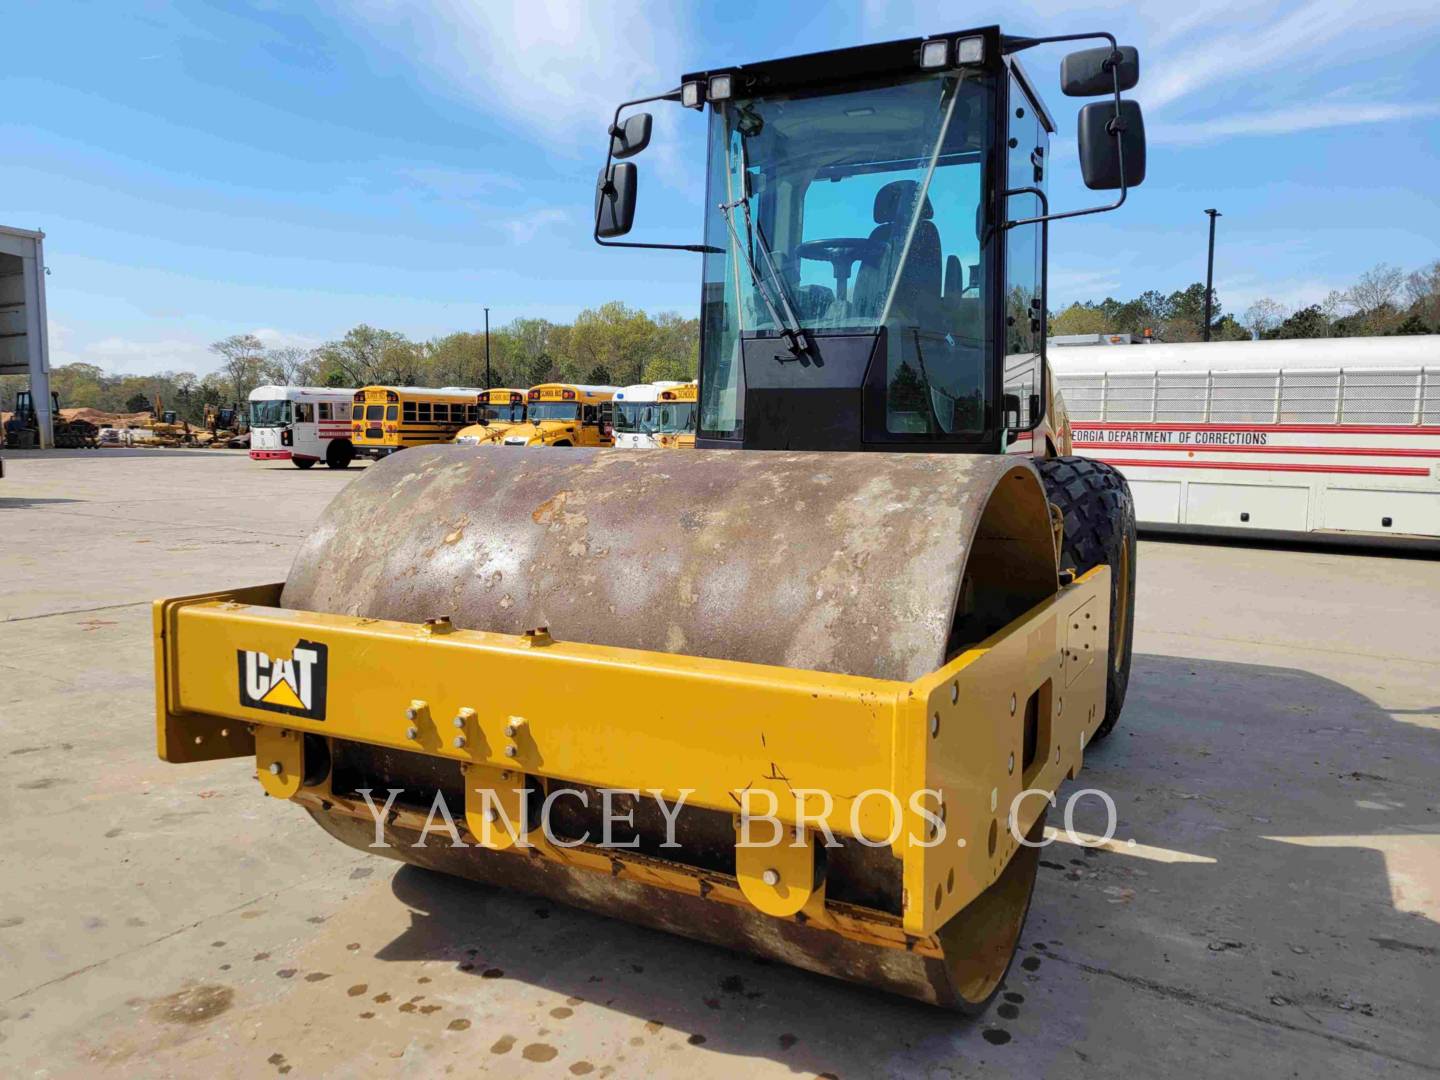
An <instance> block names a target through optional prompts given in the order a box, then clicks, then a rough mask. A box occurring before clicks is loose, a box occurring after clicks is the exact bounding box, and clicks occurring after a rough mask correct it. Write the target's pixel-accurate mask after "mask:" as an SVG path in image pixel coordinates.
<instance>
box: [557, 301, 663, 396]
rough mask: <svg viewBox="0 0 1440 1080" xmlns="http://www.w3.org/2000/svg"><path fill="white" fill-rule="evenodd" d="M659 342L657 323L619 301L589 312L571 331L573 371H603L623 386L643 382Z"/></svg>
mask: <svg viewBox="0 0 1440 1080" xmlns="http://www.w3.org/2000/svg"><path fill="white" fill-rule="evenodd" d="M658 339H659V335H658V333H657V330H656V326H655V323H654V322H653V321H652V320H651V319H650V316H648V315H646V314H645V313H644V312H643V311H635V310H633V309H632V308H629V307H626V306H625V305H624V304H622V303H620V302H619V301H611V302H610V303H608V304H601V305H600V307H598V308H586V309H585V310H584V311H582V312H580V314H579V315H578V316H577V317H576V319H575V324H574V325H573V326H572V327H571V329H570V359H571V361H572V362H573V364H574V368H573V370H576V371H592V370H594V369H595V368H597V367H603V368H604V369H605V370H606V371H608V372H610V373H611V374H612V375H613V376H614V377H615V378H616V379H618V380H620V383H621V384H628V383H638V382H644V381H645V368H646V365H647V364H648V363H649V361H650V360H651V359H652V358H653V357H654V356H655V355H656V349H657V345H658Z"/></svg>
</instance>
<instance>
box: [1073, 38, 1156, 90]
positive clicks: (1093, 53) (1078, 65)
mask: <svg viewBox="0 0 1440 1080" xmlns="http://www.w3.org/2000/svg"><path fill="white" fill-rule="evenodd" d="M1115 52H1118V53H1119V54H1120V62H1119V64H1118V65H1114V66H1112V57H1113V56H1114V52H1112V51H1111V50H1110V49H1109V48H1108V47H1101V48H1099V49H1081V50H1080V51H1079V52H1073V53H1071V54H1070V55H1069V56H1067V57H1065V59H1064V60H1062V61H1060V90H1061V92H1062V93H1064V94H1065V95H1066V96H1067V97H1095V96H1096V95H1097V94H1113V93H1114V92H1115V76H1114V75H1113V74H1112V72H1113V71H1114V70H1115V67H1118V68H1119V74H1120V92H1121V93H1122V94H1123V93H1124V92H1125V91H1126V90H1133V89H1134V88H1135V84H1136V83H1138V82H1139V81H1140V52H1139V50H1138V49H1136V48H1135V46H1133V45H1121V46H1120V47H1119V49H1117V50H1115Z"/></svg>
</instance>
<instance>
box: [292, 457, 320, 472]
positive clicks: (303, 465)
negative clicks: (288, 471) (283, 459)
mask: <svg viewBox="0 0 1440 1080" xmlns="http://www.w3.org/2000/svg"><path fill="white" fill-rule="evenodd" d="M290 462H291V464H293V465H294V466H295V467H296V468H297V469H309V468H312V467H313V466H314V464H315V459H314V458H313V457H312V458H298V457H297V458H291V459H290Z"/></svg>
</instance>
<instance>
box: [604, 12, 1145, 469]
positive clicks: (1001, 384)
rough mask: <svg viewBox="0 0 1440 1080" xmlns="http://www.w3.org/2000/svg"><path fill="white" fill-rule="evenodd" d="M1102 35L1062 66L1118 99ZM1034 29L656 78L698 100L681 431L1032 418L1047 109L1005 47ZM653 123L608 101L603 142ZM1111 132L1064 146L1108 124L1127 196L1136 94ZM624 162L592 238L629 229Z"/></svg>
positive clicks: (914, 441) (636, 138) (738, 443)
mask: <svg viewBox="0 0 1440 1080" xmlns="http://www.w3.org/2000/svg"><path fill="white" fill-rule="evenodd" d="M1098 36H1104V37H1107V38H1108V35H1098ZM1109 40H1110V41H1111V46H1110V47H1109V48H1105V49H1098V50H1088V53H1090V54H1095V53H1098V54H1103V60H1104V61H1105V62H1108V63H1109V64H1110V66H1109V67H1104V68H1103V72H1102V74H1103V80H1102V79H1100V78H1098V77H1097V76H1096V74H1095V69H1097V68H1100V67H1102V62H1101V60H1099V59H1096V58H1094V57H1091V58H1090V61H1089V62H1088V65H1087V63H1082V60H1081V59H1080V58H1084V57H1086V56H1087V54H1086V53H1077V54H1072V57H1070V58H1067V61H1066V63H1067V66H1069V67H1070V68H1071V69H1072V70H1069V71H1067V72H1066V74H1065V75H1064V76H1063V78H1064V81H1065V83H1066V91H1067V93H1072V92H1079V91H1082V90H1088V92H1089V93H1091V94H1095V93H1100V92H1104V91H1108V90H1113V94H1114V102H1115V103H1114V108H1113V110H1112V111H1111V113H1110V114H1109V115H1110V116H1112V117H1118V116H1120V115H1121V111H1122V110H1121V106H1122V103H1121V100H1120V98H1119V92H1120V90H1121V89H1128V88H1129V87H1130V86H1133V85H1134V80H1135V78H1138V61H1137V60H1136V59H1135V58H1134V54H1133V50H1119V49H1118V48H1116V47H1115V46H1114V44H1113V39H1109ZM1039 43H1041V41H1040V40H1039V39H1018V38H1008V37H1004V36H1002V35H1001V34H1000V32H999V30H998V29H997V28H994V27H991V28H988V29H983V30H977V31H969V32H966V33H963V34H956V35H948V36H946V37H941V38H934V39H920V38H915V39H911V40H907V41H897V42H888V43H884V44H880V45H868V46H861V47H858V48H853V49H844V50H839V51H835V52H829V53H820V54H814V55H810V56H800V57H793V58H789V59H784V60H776V61H769V62H765V63H760V64H749V65H743V66H739V67H730V68H724V69H716V70H713V71H705V72H697V73H693V74H690V75H686V76H685V78H684V80H683V82H682V86H681V89H680V90H679V91H677V92H672V94H670V95H662V97H666V98H670V99H674V98H676V97H678V98H679V100H680V101H681V103H682V104H684V105H687V106H690V107H695V108H699V109H702V110H707V111H708V114H709V115H708V136H707V143H708V175H707V184H706V200H705V237H704V244H703V245H699V246H695V247H692V248H691V250H700V251H702V252H703V253H704V255H703V257H704V269H703V285H702V301H701V337H700V417H699V433H698V438H697V441H696V445H697V446H701V447H705V446H709V447H746V448H754V449H817V450H818V449H825V450H860V449H891V450H900V449H914V450H926V451H937V450H971V451H983V450H997V449H1003V448H1004V445H1005V441H1006V437H1007V433H1009V434H1014V433H1016V432H1018V431H1021V430H1029V429H1031V428H1033V427H1034V426H1035V425H1036V424H1038V423H1039V422H1040V421H1041V419H1042V417H1043V413H1044V408H1043V405H1042V403H1043V402H1044V400H1045V389H1044V355H1043V354H1044V340H1045V295H1044V289H1045V228H1046V221H1047V220H1053V218H1050V217H1048V204H1047V199H1046V195H1045V189H1046V182H1047V176H1046V173H1047V167H1048V163H1049V139H1050V136H1051V134H1053V133H1054V131H1055V125H1054V122H1053V121H1052V120H1051V118H1050V115H1049V113H1048V112H1047V111H1046V110H1045V108H1044V106H1043V104H1042V103H1041V102H1040V99H1039V97H1038V95H1037V94H1036V93H1035V91H1034V89H1033V87H1032V85H1031V83H1030V81H1029V80H1028V79H1027V78H1026V75H1025V72H1024V70H1023V69H1022V68H1021V66H1020V63H1019V61H1018V60H1017V59H1016V58H1015V56H1014V55H1013V54H1014V53H1015V52H1018V51H1019V50H1021V49H1023V48H1029V47H1030V46H1031V45H1034V44H1039ZM1082 69H1083V71H1082ZM1082 76H1083V77H1082ZM1087 79H1088V81H1086V80H1087ZM1102 82H1103V85H1100V84H1101V83H1102ZM1123 105H1124V106H1125V107H1126V108H1125V112H1124V115H1125V116H1126V117H1127V118H1129V117H1130V116H1131V115H1132V110H1131V109H1130V108H1129V107H1131V106H1133V105H1134V103H1133V102H1124V103H1123ZM622 108H624V106H622ZM1086 108H1087V109H1094V108H1101V109H1106V108H1109V106H1107V105H1105V104H1101V105H1098V106H1086ZM1084 117H1085V112H1084V110H1082V128H1084V127H1085V120H1084ZM642 118H643V123H637V121H640V120H642ZM1094 126H1095V125H1094V124H1093V123H1092V124H1090V127H1091V128H1093V127H1094ZM649 131H650V125H649V117H648V115H646V114H639V115H638V116H632V117H631V118H629V119H628V120H626V121H625V122H624V123H623V124H622V123H621V121H620V119H619V110H617V114H616V124H615V125H614V127H612V131H611V134H612V143H611V157H612V158H626V157H630V156H633V155H634V154H635V153H638V152H639V151H640V150H642V149H644V144H645V143H647V142H648V140H649ZM1119 133H1120V135H1121V138H1115V137H1113V136H1112V135H1111V134H1109V133H1107V132H1105V131H1103V130H1102V131H1101V132H1100V138H1098V139H1097V138H1095V137H1094V136H1093V134H1092V135H1091V137H1090V140H1089V141H1090V144H1091V145H1090V146H1088V147H1087V146H1086V145H1085V139H1086V133H1085V132H1084V131H1082V134H1081V144H1082V146H1081V156H1082V159H1083V158H1087V157H1091V156H1097V155H1098V156H1102V157H1107V159H1108V157H1111V156H1118V155H1119V147H1118V144H1119V143H1121V142H1123V143H1124V145H1125V151H1126V152H1127V154H1128V155H1129V162H1130V168H1129V169H1123V168H1122V171H1121V172H1120V173H1119V175H1118V176H1116V177H1113V178H1114V179H1118V181H1119V182H1118V183H1115V184H1113V185H1111V186H1114V187H1119V188H1121V190H1122V201H1123V189H1124V187H1125V186H1126V179H1127V177H1126V174H1127V173H1128V174H1129V175H1128V186H1132V187H1133V186H1135V184H1136V183H1138V182H1139V181H1138V177H1143V130H1141V128H1140V121H1139V113H1138V107H1135V108H1134V109H1133V124H1132V125H1131V129H1130V131H1129V132H1126V130H1125V127H1124V126H1121V127H1120V129H1119ZM1107 163H1110V162H1108V160H1107ZM1090 164H1092V162H1088V161H1082V166H1085V167H1086V171H1087V175H1086V180H1087V183H1090V184H1091V186H1092V187H1099V186H1104V183H1103V182H1104V181H1105V180H1106V179H1107V178H1106V177H1105V176H1101V175H1100V174H1099V173H1098V172H1095V173H1094V175H1092V172H1093V170H1091V169H1090V168H1089V167H1088V166H1089V165H1090ZM1110 164H1112V166H1113V163H1110ZM634 170H635V166H634V165H631V164H629V163H626V162H622V163H619V164H611V163H610V162H609V161H607V165H606V169H605V171H604V172H602V174H601V179H600V186H599V191H598V193H597V214H596V239H597V241H599V242H600V243H602V244H603V243H611V244H613V243H614V241H613V240H610V239H609V238H610V237H614V236H618V235H623V234H624V233H625V232H628V230H629V222H630V220H631V219H632V218H633V207H634V198H635V171H634ZM1112 172H1113V167H1112ZM1094 180H1099V181H1101V183H1094V182H1092V181H1094ZM1116 205H1119V204H1118V203H1117V204H1116ZM1097 209H1108V208H1097ZM1054 216H1055V217H1059V216H1070V215H1054ZM617 246H646V247H655V246H670V245H649V244H645V245H617Z"/></svg>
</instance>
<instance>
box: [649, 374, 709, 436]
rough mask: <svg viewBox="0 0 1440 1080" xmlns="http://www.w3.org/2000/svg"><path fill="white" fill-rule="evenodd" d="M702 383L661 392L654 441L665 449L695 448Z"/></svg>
mask: <svg viewBox="0 0 1440 1080" xmlns="http://www.w3.org/2000/svg"><path fill="white" fill-rule="evenodd" d="M699 400H700V384H699V383H693V382H690V383H685V384H683V385H681V386H675V387H671V388H669V389H666V390H661V391H660V400H659V401H658V402H657V403H656V406H657V416H656V424H655V442H656V444H657V445H659V446H660V447H662V448H663V449H666V450H693V449H694V448H695V415H696V413H697V412H698V411H699V408H700V406H699V404H698V402H699Z"/></svg>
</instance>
